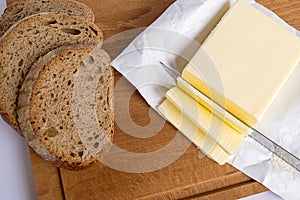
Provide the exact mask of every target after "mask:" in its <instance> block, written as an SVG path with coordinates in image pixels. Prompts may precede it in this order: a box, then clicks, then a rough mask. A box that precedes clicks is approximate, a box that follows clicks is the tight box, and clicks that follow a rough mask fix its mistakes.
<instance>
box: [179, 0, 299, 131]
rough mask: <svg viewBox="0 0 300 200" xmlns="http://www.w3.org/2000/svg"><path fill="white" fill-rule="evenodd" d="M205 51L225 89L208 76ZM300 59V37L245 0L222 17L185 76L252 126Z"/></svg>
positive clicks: (189, 65)
mask: <svg viewBox="0 0 300 200" xmlns="http://www.w3.org/2000/svg"><path fill="white" fill-rule="evenodd" d="M203 50H204V51H203ZM203 52H206V53H207V55H208V56H209V58H210V59H211V60H212V62H213V63H214V67H215V70H216V71H217V72H218V74H219V77H220V80H221V81H222V83H223V89H222V88H220V87H214V86H213V85H207V84H206V82H207V80H206V79H205V78H206V77H202V76H203V74H205V73H209V70H210V69H211V68H210V69H209V68H208V67H207V63H205V61H204V60H205V59H201V57H203ZM299 60H300V39H299V38H298V37H297V36H295V35H294V34H292V33H291V32H289V31H288V30H287V29H286V28H285V27H283V26H282V25H281V24H279V23H278V22H276V21H274V20H273V19H272V18H270V17H269V16H267V15H266V14H264V13H263V12H261V11H260V10H258V9H257V8H255V7H253V6H252V5H250V4H248V3H247V2H245V1H242V0H240V1H237V3H236V4H235V5H234V6H233V7H232V8H231V9H230V10H229V11H228V12H227V13H226V14H225V16H224V17H223V18H222V19H221V21H220V22H219V24H218V25H217V26H216V28H215V29H214V30H213V31H212V33H211V34H210V35H209V37H208V38H207V39H206V41H205V42H204V44H203V45H202V49H199V51H198V52H197V53H196V54H195V55H194V57H193V58H192V59H191V61H190V63H189V64H188V65H187V66H186V67H185V69H184V71H183V73H182V76H183V78H184V79H185V80H186V81H187V82H189V83H190V84H191V85H192V86H194V87H195V88H196V89H197V90H199V91H200V92H202V93H204V94H205V95H206V96H207V97H209V98H213V100H214V101H216V103H218V104H219V105H221V106H222V107H223V108H225V109H226V110H227V111H228V112H230V113H232V114H233V115H234V116H236V117H237V118H239V119H240V120H242V121H243V122H244V123H246V124H248V125H249V126H251V127H252V126H253V125H254V124H255V123H256V122H257V121H259V120H260V119H261V117H262V116H263V114H264V112H265V111H266V109H267V108H268V106H269V105H270V103H271V102H272V100H273V99H274V97H275V96H276V94H277V93H278V92H279V90H280V89H281V87H282V86H283V85H284V83H285V82H286V80H287V78H288V77H289V75H290V74H291V73H292V71H293V70H294V68H295V66H296V65H297V63H298V62H299ZM216 79H217V78H216ZM208 84H210V83H209V82H208ZM224 101H225V104H224Z"/></svg>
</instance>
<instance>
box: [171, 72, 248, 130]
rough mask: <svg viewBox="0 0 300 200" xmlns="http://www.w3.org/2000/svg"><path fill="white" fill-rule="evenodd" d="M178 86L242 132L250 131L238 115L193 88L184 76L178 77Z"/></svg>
mask: <svg viewBox="0 0 300 200" xmlns="http://www.w3.org/2000/svg"><path fill="white" fill-rule="evenodd" d="M177 86H178V88H180V89H181V90H182V91H183V92H185V93H186V94H187V95H188V96H190V97H191V98H193V99H194V100H195V101H197V102H198V103H199V104H200V105H202V106H204V107H205V108H206V109H207V110H209V111H210V112H212V113H213V114H214V115H216V116H217V117H218V118H219V119H220V120H222V121H224V122H225V123H226V124H228V125H229V126H230V127H232V128H233V129H234V130H236V131H237V132H238V133H240V134H243V135H244V134H246V133H248V132H249V130H250V128H249V127H248V126H246V125H245V124H244V123H243V122H241V121H240V120H238V119H237V118H236V117H234V116H233V115H231V114H230V113H228V112H226V111H225V110H224V109H223V108H222V107H220V106H219V105H218V104H216V103H214V102H213V101H211V100H210V99H209V98H207V97H206V96H205V95H203V94H202V93H201V92H199V91H198V90H196V89H195V88H193V87H192V86H191V85H190V84H188V83H187V82H186V81H184V80H183V79H182V78H180V77H178V78H177Z"/></svg>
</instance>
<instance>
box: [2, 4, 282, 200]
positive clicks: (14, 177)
mask: <svg viewBox="0 0 300 200" xmlns="http://www.w3.org/2000/svg"><path fill="white" fill-rule="evenodd" d="M5 7H6V1H5V0H0V14H1V13H2V12H3V10H4V8H5ZM0 160H1V161H0V200H34V199H37V197H36V191H35V185H34V180H33V173H32V169H31V162H30V155H29V150H28V146H27V143H26V141H25V139H24V138H22V137H20V136H18V135H17V134H16V133H15V131H14V130H12V129H11V128H10V127H9V126H8V125H7V124H6V123H5V122H4V121H3V120H2V118H1V117H0ZM242 200H281V198H279V197H278V196H276V195H274V194H273V193H272V192H264V193H261V194H258V195H254V196H251V197H247V198H243V199H242Z"/></svg>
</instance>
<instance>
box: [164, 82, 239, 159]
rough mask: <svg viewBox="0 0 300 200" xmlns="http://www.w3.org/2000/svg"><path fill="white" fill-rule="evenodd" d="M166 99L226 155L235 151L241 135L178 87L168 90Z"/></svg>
mask: <svg viewBox="0 0 300 200" xmlns="http://www.w3.org/2000/svg"><path fill="white" fill-rule="evenodd" d="M166 98H167V99H168V100H169V101H170V102H171V103H172V104H173V105H175V106H176V108H177V109H178V110H180V111H181V112H182V113H183V114H184V115H185V116H186V117H187V118H188V119H190V120H191V121H192V122H193V123H194V124H195V125H196V126H197V127H198V128H199V129H201V131H203V132H204V133H206V134H207V135H209V136H210V137H212V139H213V140H215V141H216V142H217V144H218V145H220V146H221V147H222V148H223V149H224V150H225V151H226V152H228V154H230V155H232V154H234V153H235V152H236V151H237V149H238V148H239V146H240V143H241V141H242V139H243V135H241V134H239V133H238V132H237V131H236V130H234V129H233V128H232V127H230V126H229V125H228V124H226V123H224V121H222V120H221V119H220V118H218V117H217V116H216V115H214V114H213V113H212V112H210V111H209V110H207V109H206V108H205V107H204V106H202V105H201V104H199V103H198V102H197V101H195V100H194V99H192V98H191V97H189V96H188V95H187V94H185V93H184V92H183V91H182V90H180V89H179V88H178V87H174V88H172V89H170V90H169V91H168V92H167V93H166Z"/></svg>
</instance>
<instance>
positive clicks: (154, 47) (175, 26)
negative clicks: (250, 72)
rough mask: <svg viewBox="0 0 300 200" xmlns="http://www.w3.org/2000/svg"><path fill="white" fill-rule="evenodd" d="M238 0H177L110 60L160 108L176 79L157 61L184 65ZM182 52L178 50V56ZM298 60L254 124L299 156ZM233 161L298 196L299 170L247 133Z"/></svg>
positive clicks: (275, 189)
mask: <svg viewBox="0 0 300 200" xmlns="http://www.w3.org/2000/svg"><path fill="white" fill-rule="evenodd" d="M246 1H247V2H249V3H250V4H252V5H253V6H255V7H256V8H258V9H260V10H262V11H263V12H265V13H266V14H267V15H269V16H271V17H272V18H273V19H274V20H276V21H278V22H279V23H281V24H282V25H283V26H285V27H286V28H287V29H289V30H290V31H291V32H292V33H294V34H295V35H298V36H299V37H300V32H298V31H297V30H295V29H294V28H293V27H291V26H289V25H288V24H286V23H285V22H284V21H283V20H282V19H281V18H279V17H278V16H277V15H276V14H274V13H273V12H271V11H270V10H268V9H266V8H265V7H263V6H262V5H260V4H258V3H256V2H255V1H253V0H246ZM234 2H235V1H234V0H231V1H228V0H215V1H209V0H177V1H176V2H175V3H174V4H173V5H171V6H170V7H169V8H168V9H167V10H166V11H165V12H164V13H163V14H162V15H161V16H160V17H159V18H158V19H157V20H156V21H155V22H154V23H153V24H152V25H150V26H149V27H148V28H147V29H146V30H144V31H143V32H142V33H141V34H140V35H139V36H138V37H136V38H135V40H134V41H133V42H132V43H131V44H130V45H129V46H128V47H127V48H126V49H125V50H124V51H123V52H122V53H121V54H120V55H119V56H118V57H117V58H116V59H114V60H113V62H112V66H114V68H115V69H117V70H118V71H119V72H120V73H121V74H123V75H124V76H125V77H126V78H127V79H128V80H129V81H130V82H131V83H132V84H133V85H134V86H135V87H136V88H137V90H138V91H139V92H140V93H141V95H142V96H143V97H144V98H145V100H146V101H147V103H148V104H149V105H150V106H151V107H152V108H153V109H154V110H157V107H158V105H159V104H160V103H161V102H162V101H163V100H164V95H165V92H166V91H167V90H168V89H170V88H171V87H172V86H174V85H175V81H174V79H173V78H172V76H171V75H170V74H169V73H167V72H166V71H165V69H163V68H162V67H161V65H160V64H159V61H161V62H163V63H165V64H167V65H169V66H172V67H174V68H176V70H178V71H182V69H183V68H184V67H185V64H186V60H190V58H191V57H192V56H193V55H194V53H195V52H196V51H197V50H198V49H199V47H200V44H201V43H202V42H203V40H204V39H205V38H206V37H207V35H208V34H209V32H210V30H211V29H212V28H213V27H214V25H215V24H216V23H217V22H218V21H219V19H220V18H221V17H222V15H223V14H224V13H225V12H226V11H227V10H228V9H229V8H230V6H231V5H232V4H233V3H234ZM178 55H180V56H178ZM299 76H300V64H299V67H297V69H296V70H295V71H294V73H293V74H292V76H291V77H290V78H289V80H288V81H287V83H286V84H285V86H284V87H283V88H282V90H281V91H280V93H279V95H278V96H277V97H276V98H275V100H274V101H273V103H272V104H271V106H270V107H269V109H268V110H267V112H266V114H265V116H264V118H263V119H262V120H261V121H260V122H259V123H258V124H256V126H255V128H256V129H258V130H259V131H261V132H263V133H264V134H265V135H266V136H268V137H269V138H270V139H272V140H274V141H275V142H276V143H278V144H280V145H281V146H283V147H284V148H286V149H287V150H289V151H290V152H292V153H293V154H294V155H296V156H298V157H299V156H300V147H299V143H300V134H299V132H300V131H299V130H300V122H299V118H300V112H299V111H300V90H299V89H298V88H297V87H298V85H300V79H299ZM228 163H229V164H231V165H232V166H234V167H235V168H237V169H239V170H240V171H242V172H244V173H245V174H247V175H248V176H250V177H251V178H253V179H255V180H256V181H258V182H260V183H262V184H263V185H265V186H266V187H268V188H269V189H270V190H271V191H273V192H274V193H276V194H278V195H279V196H281V197H283V198H285V199H299V194H298V191H297V190H298V188H300V172H299V171H297V170H296V169H294V168H292V167H290V166H289V165H288V164H287V163H285V162H283V161H282V160H281V159H280V158H278V157H277V156H276V155H274V154H273V153H272V152H270V151H269V150H268V149H266V148H265V147H263V146H262V145H260V144H259V143H257V142H256V141H255V140H253V139H252V138H250V137H245V138H244V140H243V142H242V144H241V146H240V148H239V150H238V152H237V153H236V154H235V155H234V156H232V157H231V159H230V160H229V161H228Z"/></svg>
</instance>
